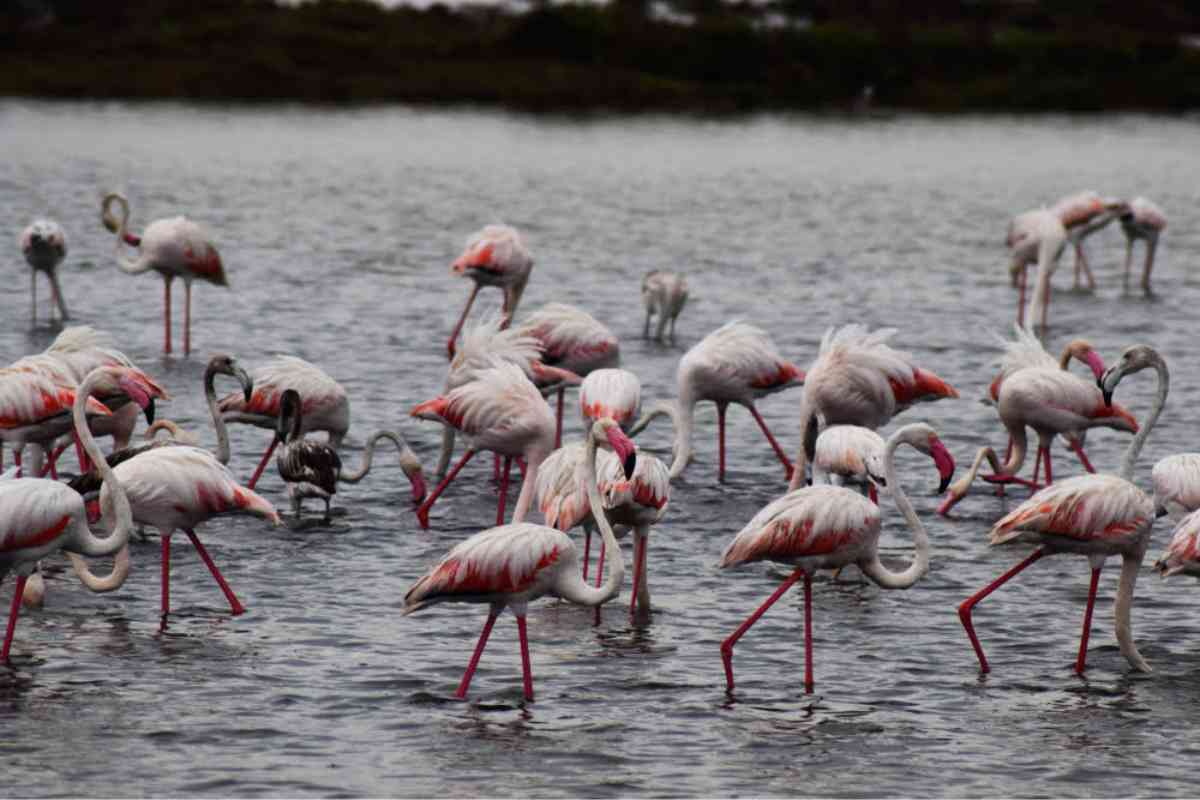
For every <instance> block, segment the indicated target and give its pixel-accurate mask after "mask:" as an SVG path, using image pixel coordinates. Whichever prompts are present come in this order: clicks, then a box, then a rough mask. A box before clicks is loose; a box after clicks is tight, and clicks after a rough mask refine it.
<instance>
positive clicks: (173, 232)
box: [100, 192, 229, 356]
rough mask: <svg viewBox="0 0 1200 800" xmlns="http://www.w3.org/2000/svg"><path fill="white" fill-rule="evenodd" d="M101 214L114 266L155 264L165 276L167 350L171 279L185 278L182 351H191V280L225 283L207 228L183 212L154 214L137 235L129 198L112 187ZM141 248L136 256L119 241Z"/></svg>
mask: <svg viewBox="0 0 1200 800" xmlns="http://www.w3.org/2000/svg"><path fill="white" fill-rule="evenodd" d="M114 203H115V204H117V205H118V206H120V208H121V217H120V219H118V218H117V217H115V216H113V214H112V211H111V210H110V208H109V207H110V206H111V205H113V204H114ZM100 219H101V221H102V222H103V223H104V227H105V228H107V229H108V230H109V232H110V233H115V234H116V235H117V266H119V267H120V268H121V271H122V272H125V273H128V274H130V275H138V274H140V273H143V272H146V271H147V270H151V269H152V270H154V271H156V272H157V273H158V274H160V275H162V278H163V331H164V338H163V352H164V353H170V352H171V282H172V281H173V280H175V278H177V277H178V278H183V286H184V294H185V301H184V307H183V354H184V355H185V356H186V355H188V354H190V353H191V351H192V281H194V280H195V279H196V278H200V279H201V280H206V281H208V282H209V283H215V284H216V285H217V286H228V285H229V282H228V281H227V280H226V279H225V267H224V266H223V265H222V264H221V256H220V255H219V254H218V253H217V249H216V248H215V247H213V245H212V243H211V241H210V239H209V237H208V234H207V233H206V232H205V231H204V229H203V228H201V227H200V226H199V225H197V224H196V223H194V222H192V221H191V220H189V219H187V218H186V217H173V218H171V219H158V220H155V221H154V222H151V223H150V224H149V225H148V226H147V227H146V230H145V231H144V232H143V233H142V235H141V236H138V235H137V234H134V233H130V232H129V228H128V227H127V226H128V223H129V201H128V200H126V199H125V197H124V196H123V195H121V194H117V193H115V192H112V193H109V194H107V195H105V196H104V201H103V204H102V206H101V208H100ZM122 244H128V245H130V246H132V247H136V248H139V250H140V255H139V257H138V258H137V260H136V261H130V260H128V259H126V258H124V257H123V256H122V254H121V245H122Z"/></svg>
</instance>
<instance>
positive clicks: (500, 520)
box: [496, 456, 512, 525]
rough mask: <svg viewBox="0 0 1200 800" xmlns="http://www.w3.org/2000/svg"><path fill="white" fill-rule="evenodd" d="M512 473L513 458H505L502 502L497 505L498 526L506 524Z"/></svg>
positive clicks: (501, 485) (501, 493)
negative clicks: (505, 505) (509, 475)
mask: <svg viewBox="0 0 1200 800" xmlns="http://www.w3.org/2000/svg"><path fill="white" fill-rule="evenodd" d="M511 471H512V456H505V457H504V477H503V478H501V479H500V502H499V503H498V504H497V505H496V524H497V525H503V524H504V501H505V500H507V499H508V473H509V472H511Z"/></svg>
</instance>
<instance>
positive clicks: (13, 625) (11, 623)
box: [0, 575, 27, 664]
mask: <svg viewBox="0 0 1200 800" xmlns="http://www.w3.org/2000/svg"><path fill="white" fill-rule="evenodd" d="M26 580H27V578H26V577H25V576H24V575H18V576H17V587H16V589H14V590H13V600H12V607H11V608H10V609H9V611H8V630H7V631H5V633H4V649H3V650H2V651H0V662H4V663H5V664H7V663H8V650H9V648H10V647H12V640H13V632H14V631H16V629H17V616H18V615H19V614H20V613H21V595H23V594H25V581H26Z"/></svg>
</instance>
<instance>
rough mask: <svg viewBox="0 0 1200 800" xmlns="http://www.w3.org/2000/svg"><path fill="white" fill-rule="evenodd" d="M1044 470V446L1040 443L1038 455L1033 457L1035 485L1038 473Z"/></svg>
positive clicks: (1035, 484)
mask: <svg viewBox="0 0 1200 800" xmlns="http://www.w3.org/2000/svg"><path fill="white" fill-rule="evenodd" d="M1041 471H1042V447H1041V445H1038V451H1037V455H1036V456H1035V457H1034V459H1033V485H1034V486H1037V482H1038V473H1040V472H1041Z"/></svg>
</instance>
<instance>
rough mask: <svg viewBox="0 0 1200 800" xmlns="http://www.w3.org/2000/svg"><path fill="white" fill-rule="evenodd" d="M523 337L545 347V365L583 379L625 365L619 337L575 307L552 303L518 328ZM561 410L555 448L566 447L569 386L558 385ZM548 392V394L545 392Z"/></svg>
mask: <svg viewBox="0 0 1200 800" xmlns="http://www.w3.org/2000/svg"><path fill="white" fill-rule="evenodd" d="M516 330H517V332H518V333H519V334H520V335H522V336H532V337H533V338H535V339H537V340H538V341H539V342H541V343H542V361H543V362H544V363H545V364H546V365H547V366H551V367H557V368H558V369H563V370H566V371H568V372H571V373H574V374H575V375H578V376H580V377H586V376H587V375H588V373H590V372H591V371H592V370H596V369H602V368H604V367H615V366H617V365H618V364H620V363H621V348H620V344H619V343H618V342H617V337H616V336H614V335H613V332H612V331H610V330H609V329H608V328H607V327H605V326H604V325H603V324H601V323H600V322H599V321H598V320H597V319H596V318H595V317H593V316H592V315H591V314H588V313H587V312H586V311H583V310H581V309H578V308H576V307H575V306H569V305H565V304H563V303H549V304H547V305H545V306H543V307H542V308H539V309H538V310H537V311H535V312H533V313H532V314H530V315H529V316H528V317H526V318H525V320H524V321H523V322H521V323H520V324H519V325H517V326H516ZM553 388H557V390H558V409H557V411H556V414H555V419H556V420H557V422H556V427H555V431H554V446H555V447H559V446H560V445H561V444H562V422H563V396H564V394H565V392H566V386H565V385H564V384H563V383H559V384H557V385H556V387H553ZM544 391H545V390H544Z"/></svg>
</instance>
